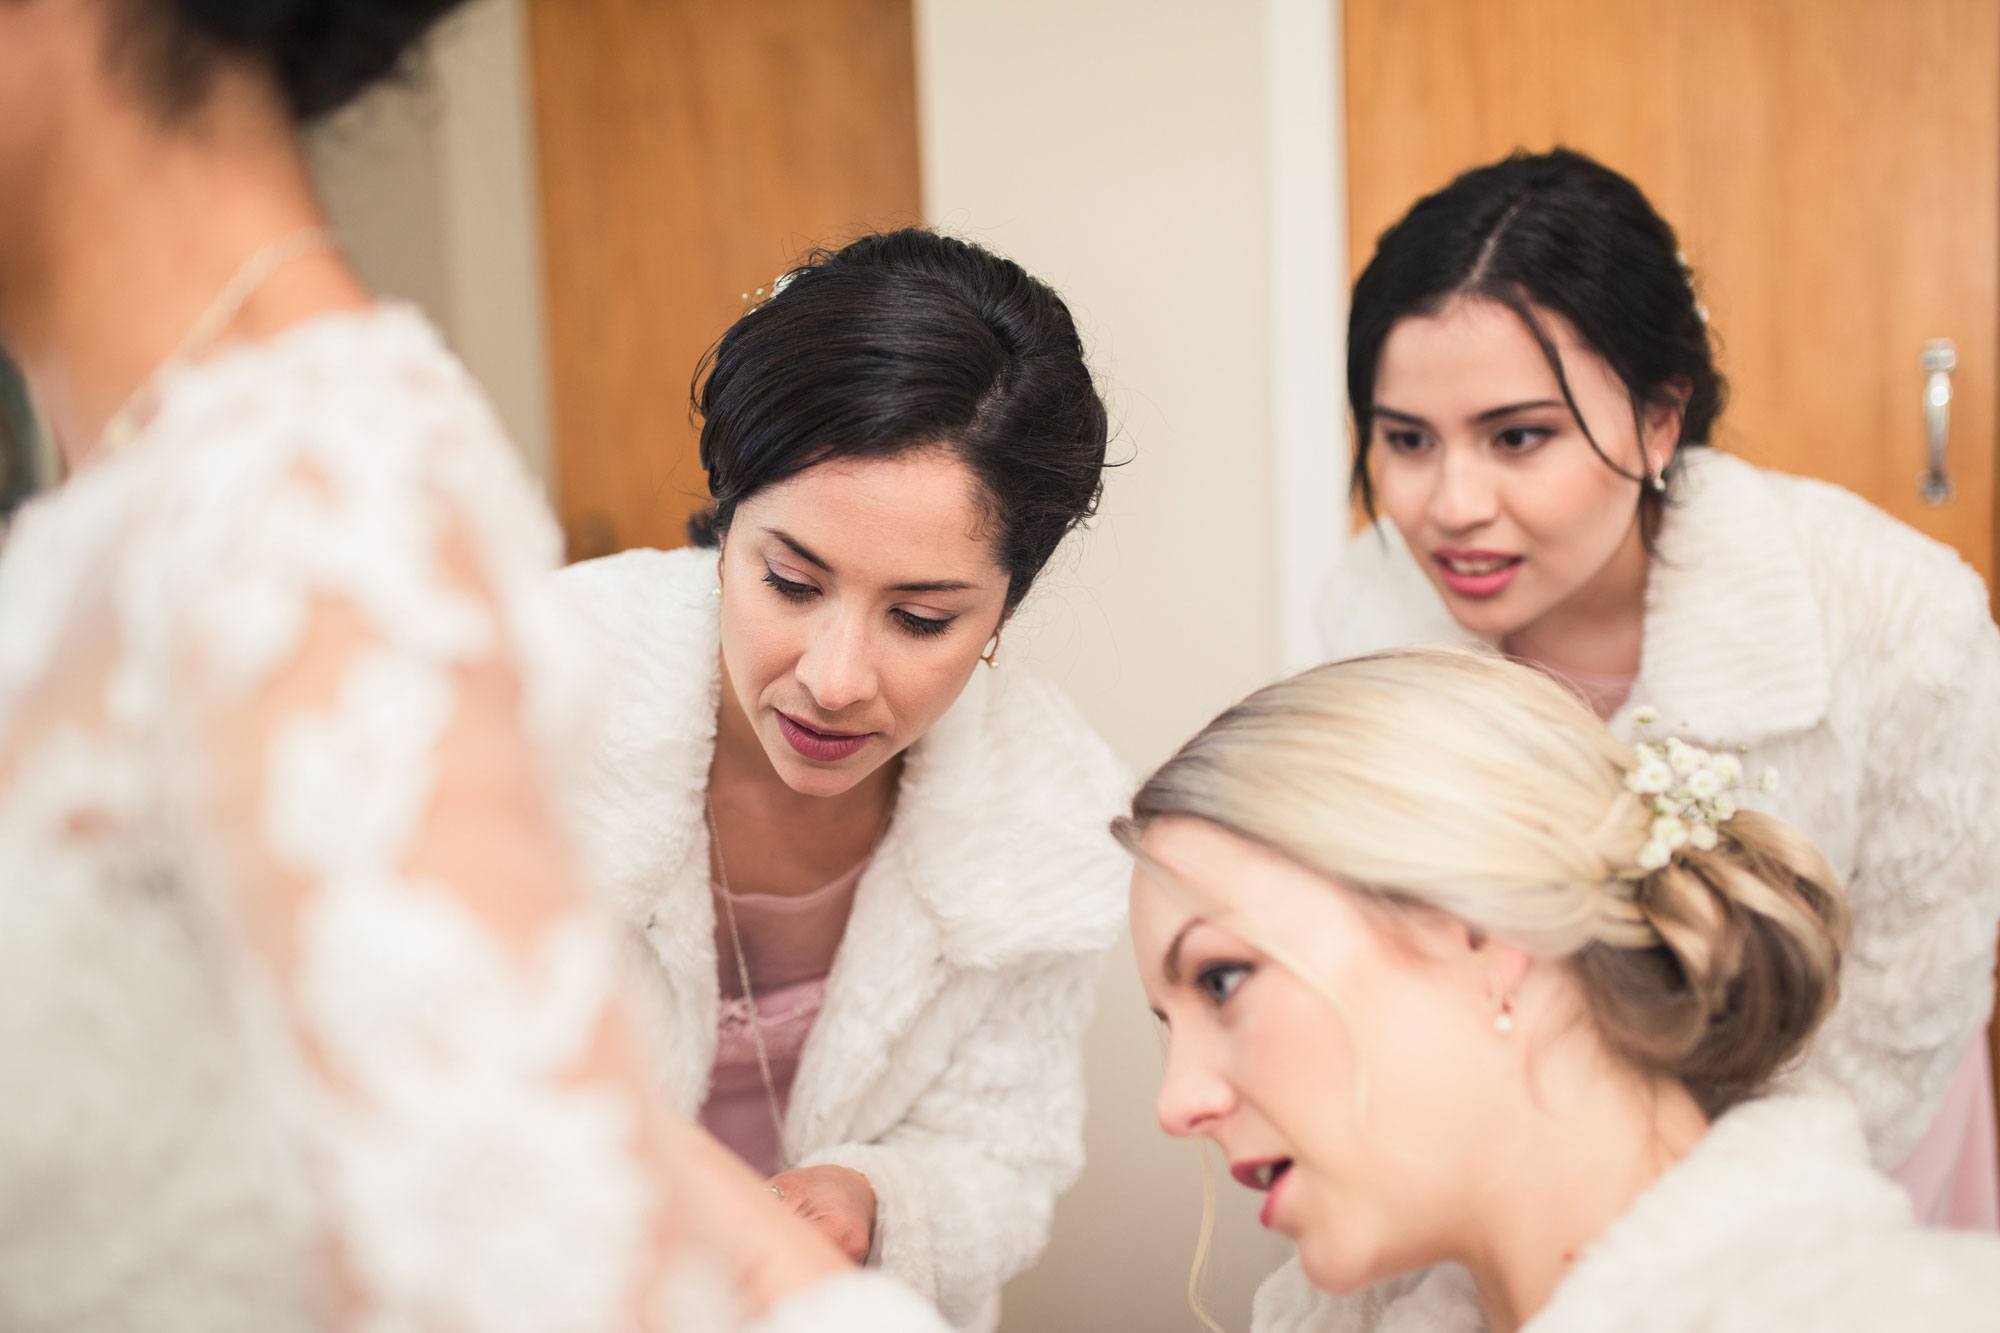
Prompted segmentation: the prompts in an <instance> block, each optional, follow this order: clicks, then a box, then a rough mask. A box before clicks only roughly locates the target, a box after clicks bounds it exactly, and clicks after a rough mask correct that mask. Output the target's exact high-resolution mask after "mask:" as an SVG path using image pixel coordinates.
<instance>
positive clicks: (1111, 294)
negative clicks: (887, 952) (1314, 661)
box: [917, 0, 1288, 1333]
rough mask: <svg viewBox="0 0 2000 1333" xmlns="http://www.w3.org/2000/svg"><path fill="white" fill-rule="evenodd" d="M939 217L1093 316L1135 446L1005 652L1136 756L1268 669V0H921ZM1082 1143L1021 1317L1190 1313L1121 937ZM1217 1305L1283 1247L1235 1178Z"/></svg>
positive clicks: (1025, 1323)
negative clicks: (1262, 1225) (1059, 686)
mask: <svg viewBox="0 0 2000 1333" xmlns="http://www.w3.org/2000/svg"><path fill="white" fill-rule="evenodd" d="M917 13H918V20H919V21H918V68H919V88H920V107H921V111H922V122H921V123H922V127H923V135H924V187H925V203H926V211H927V214H928V217H929V220H930V221H932V222H933V223H936V224H940V225H942V226H944V227H946V228H949V229H951V230H953V231H956V232H958V233H960V234H962V235H965V236H968V237H970V238H973V239H976V240H980V241H983V242H985V243H987V244H990V245H992V246H993V247H994V248H996V249H998V250H1001V251H1003V252H1005V253H1007V254H1009V255H1012V256H1013V257H1014V258H1016V259H1018V260H1020V261H1021V262H1022V263H1023V264H1025V265H1026V266H1027V267H1028V268H1030V269H1031V270H1033V271H1034V272H1035V273H1037V274H1039V275H1041V276H1042V277H1044V278H1046V279H1047V280H1049V281H1050V282H1052V283H1053V284H1055V286H1056V287H1057V288H1059V289H1060V290H1061V291H1062V292H1063V294H1064V295H1065V296H1066V297H1067V298H1068V300H1069V302H1070V305H1071V307H1072V309H1073V310H1074V311H1075V312H1076V314H1077V316H1078V318H1079V320H1080V321H1081V323H1082V325H1083V329H1084V333H1085V337H1086V340H1087V342H1088V344H1089V347H1090V350H1091V355H1092V360H1093V362H1094V364H1095V366H1096V369H1097V371H1098V373H1099V375H1100V376H1101V378H1102V379H1103V382H1104V385H1105V388H1106V390H1107V394H1108V397H1109V400H1110V403H1111V409H1112V417H1113V421H1114V423H1115V424H1116V425H1117V427H1118V435H1117V440H1116V444H1115V447H1114V449H1115V453H1116V454H1117V456H1119V457H1122V458H1126V459H1129V465H1128V466H1125V467H1122V468H1119V469H1117V470H1116V471H1114V472H1113V473H1112V474H1111V476H1110V480H1109V482H1108V483H1107V485H1106V487H1105V495H1104V506H1103V512H1102V514H1101V516H1100V518H1099V519H1098V521H1097V523H1096V524H1095V525H1094V527H1093V528H1092V530H1091V531H1090V532H1089V533H1088V534H1087V535H1086V537H1085V538H1084V539H1083V541H1082V542H1081V543H1080V544H1079V545H1078V546H1077V548H1076V549H1075V551H1074V552H1071V553H1069V554H1068V555H1067V557H1058V561H1057V564H1056V565H1055V566H1054V567H1053V568H1052V570H1051V572H1050V573H1049V574H1048V575H1046V576H1045V579H1044V585H1043V586H1042V587H1040V588H1039V589H1037V591H1036V593H1035V595H1034V597H1033V599H1032V600H1031V601H1030V602H1029V603H1028V604H1027V605H1026V606H1025V607H1024V608H1023V610H1022V612H1021V616H1020V620H1019V622H1017V624H1016V626H1015V627H1014V628H1013V629H1011V630H1010V632H1009V633H1008V635H1007V640H1006V647H1005V649H1004V650H1003V651H1008V652H1012V653H1015V654H1017V655H1020V656H1023V657H1026V658H1028V659H1030V660H1032V661H1033V662H1035V663H1036V664H1037V665H1038V666H1040V667H1041V668H1042V669H1044V670H1045V671H1047V672H1048V673H1050V674H1051V675H1053V676H1054V677H1055V678H1056V679H1058V680H1060V681H1061V682H1062V683H1063V684H1064V685H1066V686H1067V687H1068V688H1069V689H1070V691H1071V692H1072V693H1073V695H1074V696H1075V698H1076V699H1077V702H1078V703H1079V705H1080V706H1081V707H1082V708H1083V710H1084V712H1085V713H1086V714H1087V715H1088V716H1089V717H1090V718H1091V720H1092V721H1094V722H1095V723H1096V724H1097V726H1098V727H1099V728H1100V729H1101V730H1102V731H1103V732H1104V734H1105V735H1106V736H1107V737H1108V738H1109V739H1110V740H1111V742H1112V744H1113V745H1114V746H1116V747H1117V748H1118V750H1119V752H1120V753H1121V754H1123V755H1124V756H1125V758H1126V759H1127V760H1128V761H1129V762H1130V763H1132V764H1133V765H1134V766H1135V768H1143V767H1145V766H1148V765H1152V764H1155V763H1157V762H1159V761H1160V760H1162V759H1164V758H1165V757H1166V756H1167V754H1168V753H1170V751H1171V750H1172V748H1173V747H1174V746H1175V745H1176V744H1178V743H1179V742H1180V741H1182V740H1184V739H1185V738H1186V737H1187V736H1188V735H1189V734H1190V733H1191V732H1193V731H1194V730H1195V729H1196V728H1197V727H1199V726H1200V725H1201V724H1202V723H1203V722H1205V721H1207V720H1208V718H1209V717H1210V716H1212V715H1213V714H1214V713H1215V712H1216V711H1217V710H1219V709H1220V708H1222V707H1224V706H1226V705H1227V704H1229V703H1231V702H1233V701H1234V700H1235V699H1236V698H1237V697H1238V696H1240V695H1241V694H1243V693H1245V692H1247V691H1248V690H1250V689H1251V688H1254V687H1255V686H1257V685H1259V684H1261V683H1263V682H1264V681H1265V680H1266V679H1268V678H1269V677H1270V676H1271V675H1272V674H1274V673H1275V671H1276V669H1277V625H1276V619H1277V605H1276V588H1277V581H1276V573H1275V564H1276V558H1277V554H1276V549H1275V541H1274V536H1273V531H1274V523H1275V521H1276V520H1275V514H1274V503H1273V494H1274V484H1273V483H1274V448H1273V410H1272V403H1271V384H1272V376H1273V367H1272V357H1271V348H1270V338H1269V334H1268V330H1269V327H1270V324H1271V319H1272V310H1271V304H1270V299H1269V291H1270V284H1269V281H1268V272H1267V257H1268V256H1267V244H1268V243H1267V239H1266V237H1267V231H1268V221H1269V219H1268V215H1267V205H1266V198H1267V181H1266V178H1265V122H1264V113H1265V97H1264V82H1263V80H1264V57H1265V48H1264V43H1263V29H1262V27H1261V21H1262V18H1261V13H1262V12H1261V10H1260V8H1259V6H1258V5H1255V4H1250V3H1229V4H1218V3H1215V0H1004V2H1003V0H919V3H918V7H917ZM1099 991H1100V993H1099V1008H1098V1013H1097V1015H1096V1018H1095V1020H1094V1022H1093V1025H1092V1028H1091V1032H1090V1040H1089V1049H1088V1060H1089V1063H1090V1102H1091V1106H1090V1123H1089V1130H1088V1134H1087V1144H1086V1146H1087V1150H1088V1154H1089V1165H1088V1166H1087V1167H1086V1169H1085V1172H1084V1175H1083V1178H1082V1180H1081V1181H1080V1182H1079V1183H1078V1185H1077V1186H1076V1187H1075V1189H1073V1190H1072V1191H1071V1192H1070V1193H1069V1195H1067V1196H1066V1197H1065V1198H1064V1199H1063V1200H1062V1202H1061V1204H1060V1205H1059V1206H1058V1210H1057V1215H1056V1227H1055V1237H1054V1240H1053V1242H1052V1244H1051V1246H1050V1248H1049V1252H1048V1254H1047V1256H1046V1257H1045V1258H1044V1259H1043V1261H1042V1263H1041V1264H1040V1266H1039V1267H1038V1268H1036V1269H1035V1270H1034V1271H1033V1272H1031V1273H1029V1274H1027V1275H1025V1276H1024V1277H1022V1278H1020V1279H1018V1280H1017V1281H1016V1282H1015V1283H1014V1284H1013V1285H1012V1287H1011V1288H1010V1289H1009V1291H1008V1293H1007V1300H1006V1307H1005V1314H1004V1320H1005V1322H1004V1325H1003V1327H1004V1328H1005V1329H1006V1330H1009V1331H1010V1333H1029V1331H1030V1330H1034V1331H1035V1333H1049V1331H1051V1330H1077V1331H1078V1333H1085V1331H1086V1330H1101V1329H1146V1330H1160V1331H1164V1330H1172V1329H1193V1328H1197V1327H1198V1325H1197V1323H1196V1322H1195V1320H1194V1317H1193V1316H1192V1315H1191V1314H1190V1313H1189V1311H1188V1307H1187V1302H1186V1294H1185V1293H1186V1285H1187V1274H1188V1264H1189V1260H1190V1258H1191V1256H1192V1253H1193V1249H1194V1238H1195V1231H1196V1227H1197V1225H1198V1223H1199V1219H1200V1215H1201V1200H1200V1193H1201V1176H1200V1168H1199V1165H1198V1162H1197V1159H1196V1156H1195V1149H1193V1148H1192V1147H1190V1146H1189V1145H1187V1144H1184V1143H1176V1142H1172V1141H1170V1140H1168V1139H1166V1138H1165V1137H1164V1136H1163V1135H1161V1134H1160V1132H1159V1131H1158V1130H1157V1128H1155V1125H1154V1120H1153V1113H1152V1101H1153V1093H1154V1090H1155V1087H1156V1085H1157V1082H1158V1078H1159V1071H1160V1047H1159V1039H1158V1036H1157V1034H1156V1032H1155V1031H1154V1023H1153V1020H1152V1018H1151V1016H1150V1015H1149V1014H1148V1013H1147V1007H1146V1004H1145V1002H1144V999H1143V997H1142V995H1141V994H1140V992H1139V988H1138V982H1137V977H1136V974H1135V972H1134V969H1133V964H1132V960H1131V956H1130V953H1129V950H1128V949H1126V948H1125V947H1123V946H1120V948H1119V949H1118V950H1117V951H1116V952H1115V953H1114V954H1113V956H1112V958H1111V962H1110V965H1109V967H1108V968H1107V970H1106V973H1105V977H1104V981H1103V984H1102V985H1101V986H1100V988H1099ZM1220 1183H1221V1191H1220V1193H1221V1198H1222V1204H1223V1206H1222V1207H1221V1208H1220V1210H1219V1216H1218V1221H1219V1228H1218V1237H1217V1252H1216V1256H1215V1260H1214V1262H1213V1264H1212V1268H1211V1280H1210V1284H1209V1293H1210V1301H1209V1304H1210V1307H1211V1309H1212V1311H1213V1313H1214V1314H1215V1315H1216V1317H1217V1318H1218V1319H1219V1320H1220V1321H1221V1322H1222V1323H1223V1324H1224V1326H1225V1327H1229V1328H1235V1329H1241V1328H1244V1327H1246V1326H1247V1324H1248V1317H1247V1316H1248V1310H1249V1294H1250V1292H1251V1290H1252V1289H1253V1288H1254V1286H1255V1284H1256V1282H1257V1280H1258V1279H1259V1278H1261V1277H1262V1276H1263V1275H1264V1274H1265V1273H1267V1272H1268V1271H1269V1270H1270V1269H1271V1268H1273V1267H1275V1266H1276V1265H1277V1264H1278V1263H1279V1262H1280V1261H1281V1259H1282V1258H1283V1257H1284V1255H1285V1254H1286V1253H1287V1249H1288V1247H1286V1246H1284V1245H1283V1244H1282V1243H1281V1242H1279V1241H1277V1240H1275V1239H1274V1238H1272V1237H1270V1236H1267V1235H1265V1234H1264V1233H1262V1232H1261V1231H1260V1230H1259V1229H1258V1228H1257V1226H1256V1223H1255V1220H1254V1219H1255V1213H1254V1208H1253V1206H1252V1205H1253V1203H1254V1202H1255V1200H1254V1198H1253V1196H1251V1195H1249V1194H1248V1193H1247V1192H1246V1191H1244V1190H1242V1189H1241V1188H1239V1187H1238V1186H1236V1185H1235V1184H1234V1183H1232V1182H1230V1181H1228V1180H1227V1179H1226V1178H1223V1179H1222V1180H1221V1182H1220Z"/></svg>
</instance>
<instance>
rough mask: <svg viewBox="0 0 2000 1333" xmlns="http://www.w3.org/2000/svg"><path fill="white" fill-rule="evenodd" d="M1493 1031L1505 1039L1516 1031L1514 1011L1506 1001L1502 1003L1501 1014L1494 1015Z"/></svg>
mask: <svg viewBox="0 0 2000 1333" xmlns="http://www.w3.org/2000/svg"><path fill="white" fill-rule="evenodd" d="M1493 1030H1494V1031H1495V1032H1497V1033H1499V1034H1500V1035H1501V1036H1503V1037H1504V1036H1506V1035H1507V1034H1508V1033H1509V1032H1512V1031H1513V1030H1514V1011H1513V1010H1512V1009H1511V1008H1509V1007H1508V1004H1507V1002H1506V1001H1505V1000H1502V1001H1500V1012H1499V1013H1497V1014H1495V1015H1493Z"/></svg>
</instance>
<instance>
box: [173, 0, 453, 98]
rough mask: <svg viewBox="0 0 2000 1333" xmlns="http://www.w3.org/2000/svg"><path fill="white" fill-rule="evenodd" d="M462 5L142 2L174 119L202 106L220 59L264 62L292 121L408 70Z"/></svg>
mask: <svg viewBox="0 0 2000 1333" xmlns="http://www.w3.org/2000/svg"><path fill="white" fill-rule="evenodd" d="M462 2H463V0H135V8H136V9H137V10H138V11H140V21H141V22H150V25H151V27H152V28H153V30H154V31H153V32H152V34H151V35H152V36H153V37H154V40H153V41H152V42H151V43H150V46H151V50H150V51H149V52H148V55H147V58H146V64H147V70H146V73H147V74H148V75H149V76H150V78H151V81H152V82H153V83H154V84H155V85H156V86H157V87H158V88H159V89H160V90H161V91H162V92H163V93H164V95H165V101H166V104H167V106H168V108H169V110H174V109H178V108H180V107H184V106H186V105H189V104H191V103H193V102H194V101H197V100H199V98H200V96H201V94H202V92H203V91H204V90H205V89H206V86H207V82H208V76H209V73H210V70H211V68H212V67H213V63H214V59H215V57H216V56H217V55H218V54H219V53H223V52H228V53H233V54H236V55H239V56H248V57H251V58H253V59H257V60H261V61H264V62H267V63H268V64H269V65H270V67H271V69H272V70H273V72H274V73H275V74H276V76H277V79H278V84H279V87H280V88H282V89H283V91H284V95H285V102H286V104H287V105H288V106H289V107H290V108H291V112H292V117H293V119H295V120H299V121H307V120H313V119H315V118H317V117H320V116H323V115H326V114H327V113H329V112H332V111H337V110H339V109H340V108H341V107H343V106H345V105H347V103H349V102H351V101H353V100H354V98H355V97H356V96H358V95H359V94H361V93H362V92H363V91H365V90H366V89H368V88H370V87H372V86H373V85H374V84H376V83H378V82H380V81H381V80H383V79H385V78H387V77H389V76H390V75H392V74H394V73H395V72H396V71H397V70H398V69H400V68H401V66H402V64H403V61H404V59H405V57H407V56H408V55H409V53H410V52H411V50H412V49H413V48H414V47H415V46H416V45H417V43H418V42H419V41H420V40H421V39H422V38H423V36H424V34H425V33H427V32H428V31H430V29H431V26H432V25H433V24H435V23H436V22H437V21H438V20H439V19H440V18H442V17H443V16H444V15H445V14H447V13H449V12H450V11H451V10H453V9H455V8H457V7H458V6H459V4H461V3H462Z"/></svg>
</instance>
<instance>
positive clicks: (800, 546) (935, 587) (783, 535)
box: [764, 528, 975, 592]
mask: <svg viewBox="0 0 2000 1333" xmlns="http://www.w3.org/2000/svg"><path fill="white" fill-rule="evenodd" d="M764 532H765V535H766V536H770V537H775V538H777V539H778V540H779V541H781V542H783V543H784V544H785V545H786V546H788V547H790V548H791V551H792V554H793V555H795V556H797V557H798V558H799V559H801V560H803V561H805V562H806V563H807V564H809V565H811V566H813V567H814V568H815V569H821V570H824V571H826V572H827V573H829V574H831V573H833V566H832V565H829V564H828V563H827V562H826V561H825V560H823V559H821V558H820V557H819V556H817V555H815V554H813V553H812V552H811V551H810V550H808V549H807V548H806V545H805V543H804V542H801V541H800V540H799V539H798V538H796V537H794V536H792V534H790V533H789V532H784V531H782V530H780V529H778V528H765V529H764ZM974 586H975V585H973V584H970V583H967V582H965V581H964V580H962V579H924V580H920V581H918V582H915V583H898V584H895V585H894V586H892V587H891V588H890V589H889V591H890V592H970V591H972V590H973V588H974Z"/></svg>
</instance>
